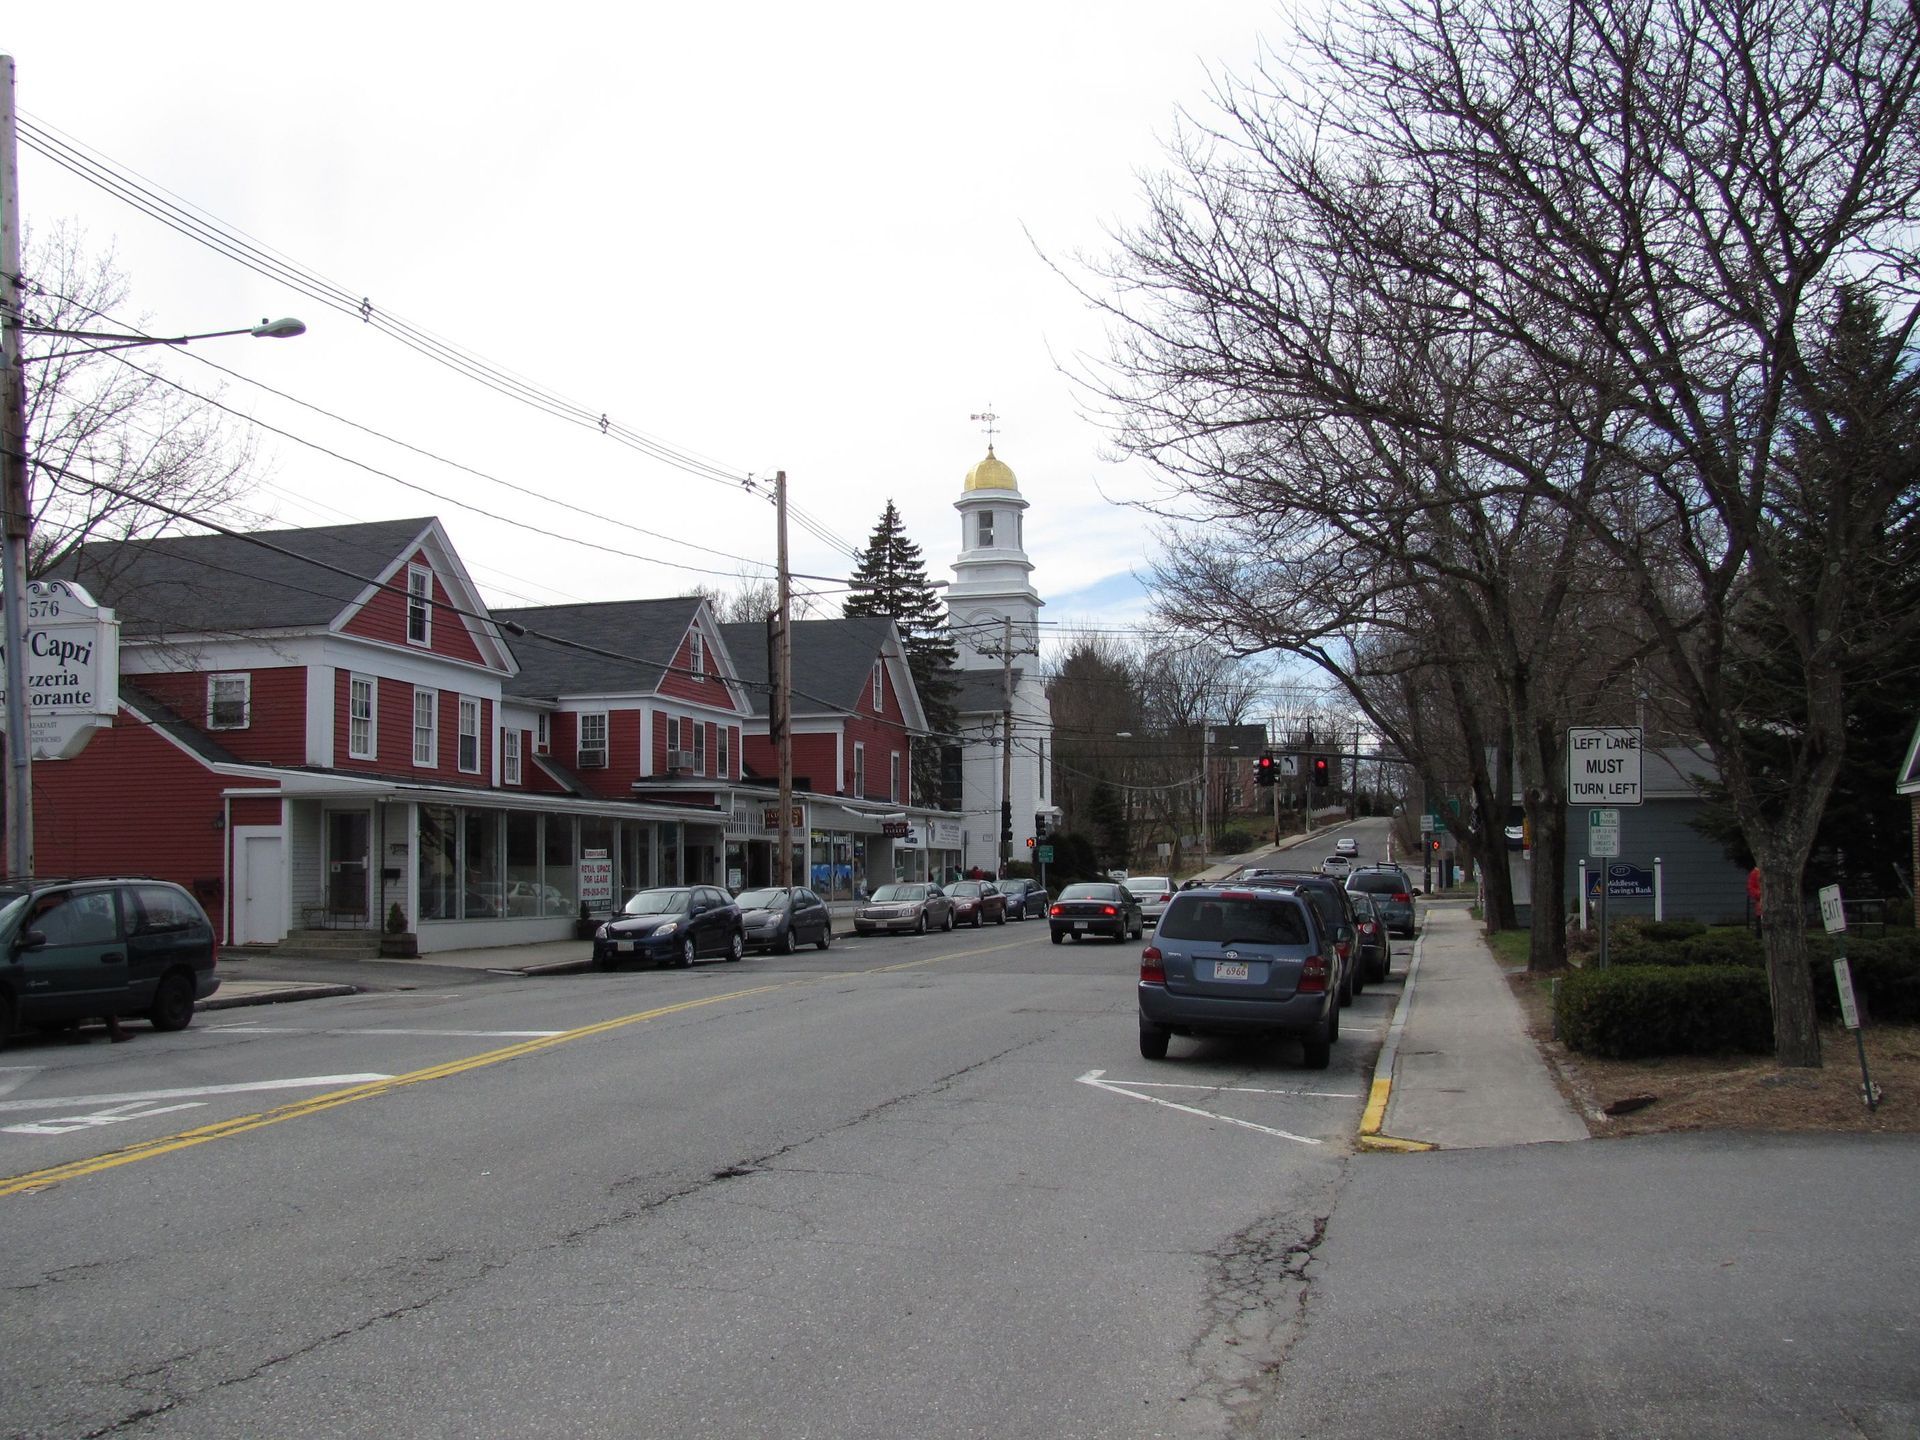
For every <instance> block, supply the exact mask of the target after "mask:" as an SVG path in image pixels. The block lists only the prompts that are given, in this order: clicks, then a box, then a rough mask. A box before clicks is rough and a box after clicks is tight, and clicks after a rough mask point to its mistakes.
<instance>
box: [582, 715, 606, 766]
mask: <svg viewBox="0 0 1920 1440" xmlns="http://www.w3.org/2000/svg"><path fill="white" fill-rule="evenodd" d="M580 768H581V769H582V770H604V769H606V768H607V712H606V711H604V710H601V711H597V712H596V713H594V714H592V715H582V716H581V717H580Z"/></svg>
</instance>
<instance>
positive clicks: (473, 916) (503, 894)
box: [460, 810, 507, 920]
mask: <svg viewBox="0 0 1920 1440" xmlns="http://www.w3.org/2000/svg"><path fill="white" fill-rule="evenodd" d="M464 818H465V825H464V827H463V828H464V829H465V831H466V840H467V849H466V855H465V856H464V860H463V863H464V864H465V866H466V870H465V872H464V873H465V875H466V883H465V884H464V885H463V886H462V887H461V895H460V903H461V906H462V908H463V909H464V911H465V913H466V918H467V919H469V920H498V919H501V918H502V917H504V916H505V915H506V913H507V886H506V880H505V878H504V877H503V875H502V873H501V864H500V860H501V856H500V812H499V811H498V810H469V811H467V812H466V814H465V817H464Z"/></svg>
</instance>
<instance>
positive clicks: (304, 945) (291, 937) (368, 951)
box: [272, 930, 380, 960]
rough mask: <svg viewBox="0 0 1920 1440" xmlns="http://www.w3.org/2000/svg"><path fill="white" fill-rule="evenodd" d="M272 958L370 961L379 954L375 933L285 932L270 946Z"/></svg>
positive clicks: (360, 931) (377, 934)
mask: <svg viewBox="0 0 1920 1440" xmlns="http://www.w3.org/2000/svg"><path fill="white" fill-rule="evenodd" d="M272 953H273V954H275V955H300V956H310V957H312V958H314V959H329V960H372V959H375V958H377V957H378V956H379V954H380V933H379V932H378V931H377V930H289V931H288V932H287V938H286V939H284V940H282V941H281V942H280V943H279V944H278V945H276V946H274V947H273V951H272Z"/></svg>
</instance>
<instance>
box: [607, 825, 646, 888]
mask: <svg viewBox="0 0 1920 1440" xmlns="http://www.w3.org/2000/svg"><path fill="white" fill-rule="evenodd" d="M652 844H653V827H652V826H651V825H642V824H641V823H640V822H638V821H637V820H629V821H627V822H626V823H625V824H623V825H622V826H621V827H620V870H619V876H620V878H619V881H618V882H617V883H616V884H615V886H614V889H615V890H616V891H617V892H618V893H617V894H616V895H615V897H614V900H615V903H616V904H618V903H621V902H624V901H625V900H626V898H627V897H628V896H629V895H632V894H634V893H635V892H636V891H640V890H645V889H646V888H647V886H648V884H649V882H650V879H651V877H652V874H653V869H652V864H651V852H652Z"/></svg>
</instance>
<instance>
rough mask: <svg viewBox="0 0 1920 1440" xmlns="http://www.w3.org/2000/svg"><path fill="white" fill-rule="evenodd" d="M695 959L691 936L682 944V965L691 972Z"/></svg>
mask: <svg viewBox="0 0 1920 1440" xmlns="http://www.w3.org/2000/svg"><path fill="white" fill-rule="evenodd" d="M693 958H694V949H693V937H692V936H691V935H689V936H687V938H686V939H684V940H682V941H681V942H680V963H681V964H682V965H684V966H685V967H686V968H687V969H689V970H691V969H692V968H693Z"/></svg>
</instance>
